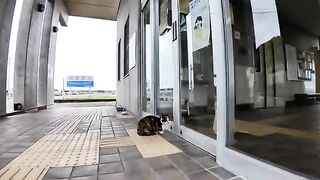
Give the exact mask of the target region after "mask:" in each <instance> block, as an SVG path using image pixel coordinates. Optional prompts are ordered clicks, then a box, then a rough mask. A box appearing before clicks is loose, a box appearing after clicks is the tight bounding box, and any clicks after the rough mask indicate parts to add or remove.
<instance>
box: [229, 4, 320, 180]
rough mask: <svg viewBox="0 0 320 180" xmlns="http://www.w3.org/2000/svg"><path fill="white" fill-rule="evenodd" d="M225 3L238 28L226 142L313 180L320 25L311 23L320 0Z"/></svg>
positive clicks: (318, 159) (319, 111) (317, 173)
mask: <svg viewBox="0 0 320 180" xmlns="http://www.w3.org/2000/svg"><path fill="white" fill-rule="evenodd" d="M229 2H230V3H231V4H232V7H233V8H232V14H233V17H234V18H233V19H234V21H233V24H232V31H233V32H234V35H235V36H234V37H233V38H232V40H233V43H232V45H233V52H234V53H233V55H234V59H233V61H234V64H233V65H234V78H233V79H234V81H233V82H232V83H234V86H232V87H230V88H233V87H234V92H235V104H234V108H235V112H232V113H233V114H230V117H232V116H233V115H234V116H235V118H233V117H232V118H230V119H231V120H232V123H230V125H231V127H230V129H233V130H234V132H232V133H230V134H232V135H231V136H232V137H234V139H232V140H230V145H231V146H233V148H235V149H237V150H239V151H241V152H244V153H246V154H249V155H251V156H254V157H257V158H259V159H261V160H264V161H267V162H271V163H272V164H277V165H278V166H280V167H284V168H285V169H290V170H291V171H293V172H298V173H299V174H304V175H306V176H309V177H311V179H313V178H312V177H314V179H317V178H319V177H320V171H319V168H314V167H318V165H319V163H320V156H319V142H320V139H319V132H320V129H319V123H320V119H319V117H320V103H319V100H320V98H319V93H320V89H317V87H320V81H319V80H318V78H319V77H320V74H317V73H319V72H320V63H319V62H320V60H319V57H320V56H319V52H320V47H319V44H320V43H319V36H320V29H317V30H315V27H320V22H319V20H318V19H319V17H320V13H319V12H320V7H319V4H318V3H316V2H315V1H290V3H288V2H287V1H283V0H266V1H261V0H229ZM301 7H313V8H308V9H306V8H301ZM292 12H294V13H292ZM313 64H314V65H315V66H313ZM231 97H232V96H231ZM233 100H234V99H233ZM233 100H232V101H231V102H233ZM232 126H233V127H234V128H232ZM298 132H299V133H303V134H305V135H300V134H299V133H298Z"/></svg>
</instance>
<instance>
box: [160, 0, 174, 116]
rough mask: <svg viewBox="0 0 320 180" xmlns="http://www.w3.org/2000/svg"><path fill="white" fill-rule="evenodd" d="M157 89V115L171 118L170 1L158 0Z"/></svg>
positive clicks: (172, 64)
mask: <svg viewBox="0 0 320 180" xmlns="http://www.w3.org/2000/svg"><path fill="white" fill-rule="evenodd" d="M159 18H160V19H159V20H160V21H159V22H160V24H159V88H158V92H157V94H158V95H157V97H158V101H157V113H158V114H169V117H170V118H171V120H172V118H173V116H172V113H173V112H172V111H173V110H172V108H173V87H174V78H175V77H176V76H175V73H174V62H173V59H172V32H171V22H172V16H171V1H169V0H159Z"/></svg>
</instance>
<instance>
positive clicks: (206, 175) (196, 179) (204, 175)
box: [189, 170, 220, 180]
mask: <svg viewBox="0 0 320 180" xmlns="http://www.w3.org/2000/svg"><path fill="white" fill-rule="evenodd" d="M189 178H190V180H209V179H210V180H220V179H219V178H218V177H216V176H214V175H213V174H211V173H210V172H208V171H206V170H203V171H200V172H197V173H194V174H191V175H190V176H189Z"/></svg>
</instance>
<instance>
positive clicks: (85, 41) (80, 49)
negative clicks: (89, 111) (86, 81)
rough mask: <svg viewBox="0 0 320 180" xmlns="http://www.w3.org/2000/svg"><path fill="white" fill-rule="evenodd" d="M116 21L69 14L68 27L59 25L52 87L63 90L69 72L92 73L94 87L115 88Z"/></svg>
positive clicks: (101, 88) (102, 88)
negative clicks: (53, 85)
mask: <svg viewBox="0 0 320 180" xmlns="http://www.w3.org/2000/svg"><path fill="white" fill-rule="evenodd" d="M116 30H117V23H116V21H106V20H99V19H90V18H80V17H72V16H70V17H69V22H68V27H61V26H60V27H59V31H58V40H57V54H56V67H55V88H56V89H60V90H61V89H62V87H63V78H64V77H66V76H69V75H74V76H94V80H95V86H94V88H93V89H96V90H115V89H116V48H117V42H116V37H117V31H116Z"/></svg>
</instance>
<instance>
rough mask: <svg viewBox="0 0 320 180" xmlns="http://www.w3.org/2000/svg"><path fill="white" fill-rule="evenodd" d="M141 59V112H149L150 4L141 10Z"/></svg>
mask: <svg viewBox="0 0 320 180" xmlns="http://www.w3.org/2000/svg"><path fill="white" fill-rule="evenodd" d="M143 46H144V48H142V49H144V54H143V59H144V63H142V64H143V65H144V70H143V78H144V86H143V91H144V92H143V95H142V110H143V111H145V112H151V107H150V100H151V25H150V2H148V3H147V4H146V5H145V8H144V10H143Z"/></svg>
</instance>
